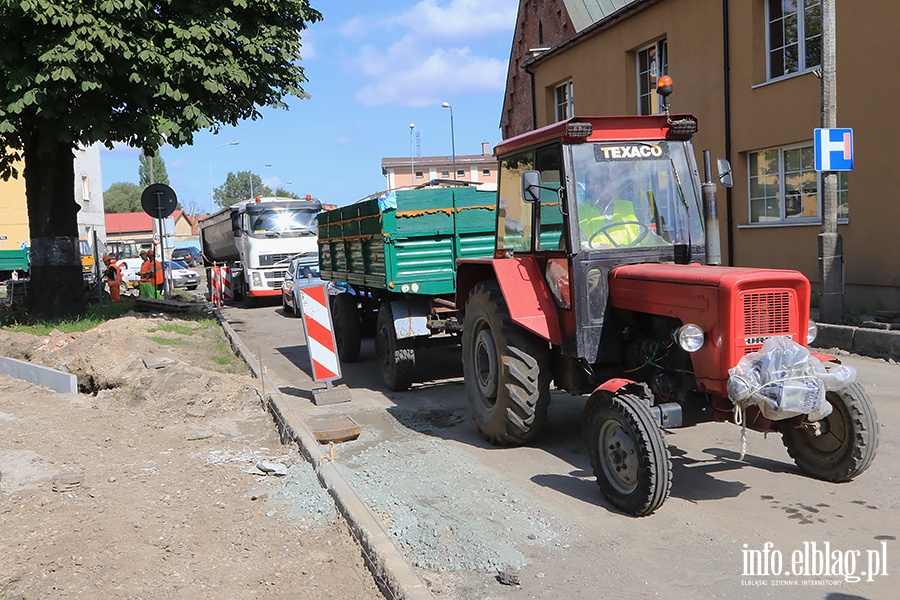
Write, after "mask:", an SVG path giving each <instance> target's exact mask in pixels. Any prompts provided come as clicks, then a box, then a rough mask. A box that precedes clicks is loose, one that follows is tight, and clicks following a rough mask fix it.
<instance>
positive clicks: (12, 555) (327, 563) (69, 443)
mask: <svg viewBox="0 0 900 600" xmlns="http://www.w3.org/2000/svg"><path fill="white" fill-rule="evenodd" d="M0 355H4V356H7V357H11V358H18V359H20V360H27V361H30V362H32V363H37V364H41V365H45V366H48V367H52V368H56V369H60V370H64V371H67V372H70V373H73V374H75V375H76V376H77V377H78V384H79V388H80V390H81V391H82V393H79V394H56V393H54V392H51V391H49V390H47V389H46V388H42V387H40V386H35V385H32V384H29V383H26V382H23V381H20V380H16V379H12V378H10V377H7V376H0V520H2V522H3V530H4V535H3V536H0V598H4V599H12V598H32V597H34V598H48V597H83V598H101V597H102V598H142V597H143V598H146V597H154V598H196V597H217V598H235V597H242V596H250V597H257V596H264V597H273V598H276V597H298V592H299V591H300V590H303V594H301V595H302V596H303V597H339V598H376V597H380V594H379V592H378V590H377V587H376V585H375V583H374V582H373V580H372V577H371V575H370V574H369V572H368V571H367V570H366V569H365V566H364V564H363V560H362V557H361V555H360V551H359V548H358V546H357V545H356V544H355V542H354V541H353V540H352V538H351V537H350V535H349V533H348V530H347V527H346V524H345V523H344V522H343V521H342V519H341V518H340V516H339V515H338V514H337V512H336V511H335V510H334V506H333V504H332V503H331V501H330V498H329V497H328V496H327V494H326V493H325V492H324V491H323V490H322V489H321V487H320V486H319V485H318V483H317V481H316V479H315V476H314V474H313V472H312V470H311V468H310V467H309V466H308V465H307V464H306V463H305V462H304V461H303V459H302V457H301V456H300V455H299V453H298V452H297V450H296V448H295V447H288V446H280V444H279V440H278V436H277V432H276V431H275V427H274V424H273V423H272V421H271V418H270V417H269V415H268V413H267V412H266V411H265V410H264V409H263V407H262V406H261V404H260V398H261V395H260V390H259V382H258V381H257V380H255V379H253V378H252V377H251V376H250V374H249V372H248V370H247V369H246V366H245V365H244V364H243V363H242V362H240V361H239V359H237V358H236V357H234V355H233V353H232V352H231V350H230V348H229V346H228V343H227V341H226V340H225V338H224V336H223V334H222V331H221V329H220V328H219V327H218V325H217V324H216V323H215V322H214V321H211V320H209V319H204V320H199V321H197V320H188V319H180V318H177V317H171V316H166V315H153V316H144V315H139V314H133V315H128V316H125V317H122V318H119V319H115V320H113V321H109V322H107V323H105V324H103V325H101V326H99V327H97V328H95V329H92V330H90V331H87V332H85V333H80V334H64V333H60V332H58V331H54V332H53V333H52V334H51V335H49V336H46V337H37V336H32V335H27V334H19V333H12V332H0ZM260 463H263V464H264V465H265V464H278V465H282V466H283V467H284V468H285V470H286V472H287V475H286V476H284V477H276V476H272V475H268V476H267V475H266V473H265V472H264V470H263V469H261V468H260V467H259V464H260ZM299 500H302V501H299Z"/></svg>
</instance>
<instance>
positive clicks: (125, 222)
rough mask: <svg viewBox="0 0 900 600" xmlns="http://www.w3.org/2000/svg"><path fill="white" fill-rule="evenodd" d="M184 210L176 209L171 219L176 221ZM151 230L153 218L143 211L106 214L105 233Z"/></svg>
mask: <svg viewBox="0 0 900 600" xmlns="http://www.w3.org/2000/svg"><path fill="white" fill-rule="evenodd" d="M182 214H184V212H183V211H182V210H176V211H174V212H173V213H172V220H173V221H174V222H176V223H177V222H178V219H180V218H181V216H182ZM149 231H153V218H152V217H151V216H150V215H148V214H147V213H145V212H130V213H109V214H107V215H106V233H108V234H109V233H145V232H149Z"/></svg>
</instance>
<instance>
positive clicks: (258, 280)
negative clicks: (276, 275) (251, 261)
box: [253, 271, 262, 287]
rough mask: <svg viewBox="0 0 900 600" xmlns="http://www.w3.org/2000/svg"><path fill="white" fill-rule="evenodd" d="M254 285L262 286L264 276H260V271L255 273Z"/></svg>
mask: <svg viewBox="0 0 900 600" xmlns="http://www.w3.org/2000/svg"><path fill="white" fill-rule="evenodd" d="M253 287H262V277H260V275H259V272H258V271H255V272H254V273H253Z"/></svg>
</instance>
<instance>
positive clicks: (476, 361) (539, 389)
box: [462, 282, 550, 445]
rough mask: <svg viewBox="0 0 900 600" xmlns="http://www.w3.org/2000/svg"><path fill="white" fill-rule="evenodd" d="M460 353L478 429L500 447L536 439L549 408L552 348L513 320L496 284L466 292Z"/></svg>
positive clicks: (479, 286) (471, 407)
mask: <svg viewBox="0 0 900 600" xmlns="http://www.w3.org/2000/svg"><path fill="white" fill-rule="evenodd" d="M462 352H463V376H464V378H465V385H466V395H467V397H468V399H469V409H470V410H471V412H472V416H473V417H474V419H475V424H476V425H477V426H478V429H479V430H480V431H481V433H482V434H483V435H484V436H485V437H486V438H487V439H488V440H489V441H490V442H493V443H495V444H502V445H518V444H524V443H527V442H529V441H530V440H532V439H534V438H535V436H537V435H538V434H539V433H540V431H541V429H543V427H544V425H545V424H546V422H547V408H548V407H549V406H550V346H549V345H548V343H547V342H546V341H545V340H542V339H541V338H539V337H537V336H536V335H533V334H532V333H530V332H528V331H526V330H524V329H522V328H521V327H519V326H518V325H516V324H515V323H513V322H512V319H511V318H510V316H509V309H508V308H507V306H506V303H505V302H504V300H503V294H502V293H501V291H500V287H499V286H498V285H497V283H496V282H483V283H480V284H478V285H477V286H475V288H473V289H472V292H471V293H470V294H469V299H468V301H467V302H466V313H465V319H464V323H463V333H462Z"/></svg>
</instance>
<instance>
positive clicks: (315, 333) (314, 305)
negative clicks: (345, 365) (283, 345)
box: [300, 285, 341, 381]
mask: <svg viewBox="0 0 900 600" xmlns="http://www.w3.org/2000/svg"><path fill="white" fill-rule="evenodd" d="M300 306H301V308H302V309H303V329H304V331H305V332H306V348H307V349H308V350H309V359H310V361H311V362H312V371H313V380H315V381H332V380H334V379H339V378H340V376H341V365H340V362H338V357H337V351H336V348H337V344H336V343H335V340H334V328H333V327H332V324H331V311H330V310H329V307H328V293H327V292H326V291H325V286H324V285H315V286H309V287H304V288H300Z"/></svg>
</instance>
